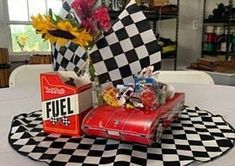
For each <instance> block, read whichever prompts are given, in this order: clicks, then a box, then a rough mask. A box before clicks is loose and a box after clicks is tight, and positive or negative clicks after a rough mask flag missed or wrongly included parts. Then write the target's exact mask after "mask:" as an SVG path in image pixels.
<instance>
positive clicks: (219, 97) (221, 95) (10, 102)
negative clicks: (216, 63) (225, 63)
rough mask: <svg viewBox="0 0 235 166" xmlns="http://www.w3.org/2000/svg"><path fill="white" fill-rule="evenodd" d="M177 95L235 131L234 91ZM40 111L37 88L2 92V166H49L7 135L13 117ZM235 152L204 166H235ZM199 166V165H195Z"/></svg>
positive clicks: (197, 88) (188, 87) (191, 90)
mask: <svg viewBox="0 0 235 166" xmlns="http://www.w3.org/2000/svg"><path fill="white" fill-rule="evenodd" d="M173 85H174V87H175V88H176V90H177V91H181V92H185V95H186V101H185V104H186V105H188V106H192V107H193V106H197V107H199V108H200V109H204V110H208V111H210V112H211V113H212V114H214V115H216V114H218V115H222V116H223V117H224V119H225V120H226V121H227V122H229V123H230V124H231V125H232V126H233V127H235V121H234V117H235V100H234V99H235V87H232V86H221V85H200V84H173ZM39 109H41V103H40V92H38V90H37V89H36V88H27V89H26V88H19V89H17V88H12V89H11V88H3V89H0V110H1V111H0V126H1V129H0V145H1V148H0V161H1V164H0V165H1V166H11V165H14V166H21V165H26V166H27V165H29V166H36V165H38V166H39V165H47V164H45V163H42V162H36V161H33V160H31V159H29V158H28V157H25V156H22V155H20V154H19V153H17V152H16V151H15V150H14V149H12V148H11V146H10V145H9V143H8V133H9V130H10V126H11V121H12V119H13V117H14V116H16V115H18V114H21V113H30V112H32V111H36V110H39ZM234 157H235V148H233V149H231V151H229V152H228V153H227V154H225V155H224V156H222V157H220V158H218V159H216V160H214V161H211V162H208V163H205V164H202V165H205V166H214V165H223V166H234V164H235V158H234ZM194 165H197V164H194Z"/></svg>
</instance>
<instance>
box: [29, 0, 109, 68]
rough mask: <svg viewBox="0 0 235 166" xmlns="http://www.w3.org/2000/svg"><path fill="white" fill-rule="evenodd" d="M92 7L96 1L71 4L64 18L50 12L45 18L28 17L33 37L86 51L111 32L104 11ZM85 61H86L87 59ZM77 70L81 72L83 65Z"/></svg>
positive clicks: (43, 16) (77, 1) (81, 0)
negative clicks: (104, 34)
mask: <svg viewBox="0 0 235 166" xmlns="http://www.w3.org/2000/svg"><path fill="white" fill-rule="evenodd" d="M64 3H65V2H64ZM96 3H97V0H73V1H72V2H71V4H70V7H71V10H70V11H69V12H68V14H67V16H66V17H65V18H62V17H61V16H59V15H56V14H54V13H53V12H52V10H50V11H49V14H46V15H41V14H38V16H36V17H35V16H32V25H33V27H34V28H35V29H36V33H38V34H41V36H42V38H43V39H44V40H48V41H49V42H50V43H51V44H54V45H55V44H58V45H59V46H60V47H63V46H65V45H68V44H70V45H78V46H80V47H81V48H82V49H83V50H84V51H87V50H89V49H91V48H92V46H93V45H94V43H95V41H96V40H97V39H98V38H99V36H100V35H101V34H102V33H103V32H107V31H108V30H109V29H110V28H111V20H110V17H109V14H108V9H107V8H106V7H105V6H97V5H96ZM86 59H89V58H88V56H86ZM78 68H79V71H80V72H81V70H84V64H83V67H82V65H81V66H79V67H78ZM79 71H77V73H79ZM92 73H94V71H93V72H92Z"/></svg>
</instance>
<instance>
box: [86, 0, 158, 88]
mask: <svg viewBox="0 0 235 166" xmlns="http://www.w3.org/2000/svg"><path fill="white" fill-rule="evenodd" d="M89 54H90V58H91V61H92V63H93V65H94V68H95V71H96V73H97V75H98V78H99V82H100V83H101V84H102V83H105V82H107V81H111V82H112V83H113V84H114V85H116V84H123V83H126V84H127V83H130V82H133V75H134V74H137V73H138V72H140V71H141V70H142V69H143V68H144V67H147V66H149V65H153V66H154V69H155V70H157V69H159V68H160V62H161V54H160V47H159V45H158V44H157V40H156V37H155V35H154V33H153V31H152V29H151V27H150V25H149V22H148V20H147V18H146V17H145V15H144V14H143V12H142V11H141V10H140V9H139V7H138V6H137V5H136V3H135V1H134V0H132V1H131V2H130V3H129V4H128V5H127V6H126V8H125V9H124V10H123V11H122V13H121V14H120V15H119V17H118V19H117V20H116V22H115V23H114V24H113V26H112V29H111V30H110V31H109V32H108V33H104V34H103V36H102V37H101V38H100V39H99V40H98V41H97V42H96V44H95V46H94V47H93V48H92V50H91V51H90V53H89Z"/></svg>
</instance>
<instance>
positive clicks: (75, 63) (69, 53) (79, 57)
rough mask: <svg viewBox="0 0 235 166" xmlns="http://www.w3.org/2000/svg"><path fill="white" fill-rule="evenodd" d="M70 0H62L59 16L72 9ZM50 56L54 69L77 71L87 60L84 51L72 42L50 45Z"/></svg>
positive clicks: (64, 16)
mask: <svg viewBox="0 0 235 166" xmlns="http://www.w3.org/2000/svg"><path fill="white" fill-rule="evenodd" d="M72 1H73V0H65V1H63V6H62V9H61V11H60V14H59V15H60V17H62V18H66V17H68V14H69V12H70V11H72V10H73V9H72V8H71V6H70V5H71V3H72ZM75 17H76V16H75ZM74 19H77V18H74ZM52 57H53V66H54V70H55V71H57V70H65V71H75V72H78V71H80V70H82V69H83V67H84V66H85V63H86V62H87V61H86V58H87V54H86V51H85V50H84V49H82V48H81V47H80V46H79V45H77V44H74V43H72V42H69V43H68V44H66V45H65V46H60V45H58V44H57V43H56V44H54V45H52Z"/></svg>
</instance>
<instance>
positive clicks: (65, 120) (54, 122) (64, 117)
mask: <svg viewBox="0 0 235 166" xmlns="http://www.w3.org/2000/svg"><path fill="white" fill-rule="evenodd" d="M59 121H61V122H62V123H63V124H64V125H65V126H68V125H69V124H70V120H69V119H68V118H67V117H66V116H63V117H61V118H59V117H58V116H52V117H51V118H50V122H51V123H52V124H54V125H55V124H56V123H57V122H59Z"/></svg>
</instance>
